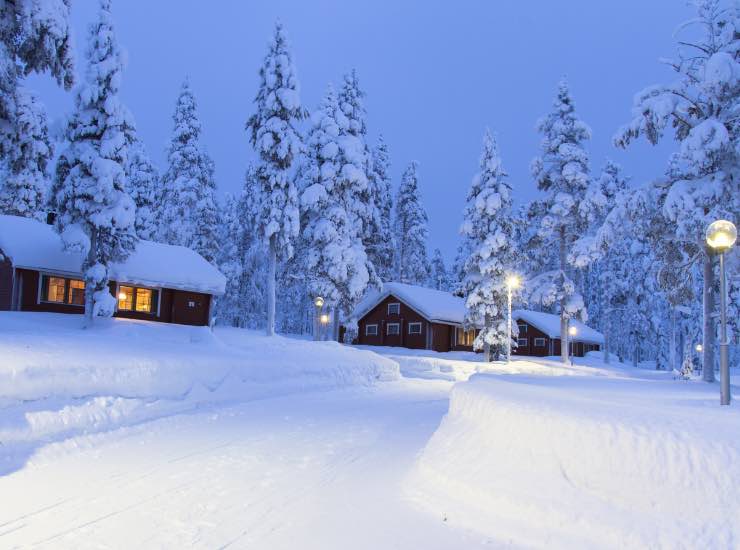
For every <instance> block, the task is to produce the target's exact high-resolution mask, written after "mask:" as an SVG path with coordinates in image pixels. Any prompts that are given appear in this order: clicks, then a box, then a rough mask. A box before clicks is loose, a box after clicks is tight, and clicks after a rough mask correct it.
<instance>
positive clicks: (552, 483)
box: [406, 359, 740, 549]
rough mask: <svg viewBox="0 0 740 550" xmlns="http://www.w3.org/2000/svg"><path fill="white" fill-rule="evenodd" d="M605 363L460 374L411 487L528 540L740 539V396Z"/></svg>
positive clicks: (461, 516) (454, 518)
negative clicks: (570, 370) (560, 372)
mask: <svg viewBox="0 0 740 550" xmlns="http://www.w3.org/2000/svg"><path fill="white" fill-rule="evenodd" d="M581 361H582V362H583V363H586V366H584V367H581V369H580V370H581V372H582V373H587V371H588V369H589V368H591V367H588V366H587V365H588V363H591V364H594V363H596V361H594V360H593V359H590V360H589V359H583V360H581ZM542 363H543V366H546V365H547V364H548V363H549V362H548V361H543V362H542ZM594 374H598V375H601V376H598V375H596V376H576V377H562V376H560V377H554V378H553V377H542V376H531V375H522V376H497V375H495V374H478V375H475V376H473V377H472V378H470V380H469V381H468V382H464V383H461V384H458V385H456V386H455V388H454V389H453V390H452V396H451V402H450V411H449V414H448V415H447V416H446V417H445V419H444V421H443V422H442V424H441V426H440V428H439V429H438V430H437V431H436V432H435V435H434V436H433V437H432V439H431V441H430V442H429V444H428V445H427V446H426V448H425V449H424V451H423V453H422V455H421V456H420V458H419V460H418V461H417V463H416V465H415V467H414V470H413V472H412V473H411V474H410V476H409V477H408V479H407V481H406V492H407V494H408V495H409V497H411V498H412V499H413V500H415V501H416V502H417V503H418V504H419V505H420V506H421V507H422V508H424V509H427V510H429V511H430V512H431V513H433V514H435V515H436V516H437V517H439V518H440V520H441V519H442V518H444V519H445V520H446V521H448V522H449V523H450V524H451V525H455V526H459V527H465V528H470V529H474V530H477V531H478V532H480V533H482V534H487V535H489V536H491V537H493V538H495V539H496V540H498V541H501V542H502V543H503V542H505V543H507V544H509V543H510V544H512V545H514V546H517V547H518V546H523V547H536V548H615V549H616V548H666V549H668V548H671V549H672V548H686V549H692V548H740V491H738V487H740V438H739V437H738V434H740V408H738V407H737V405H735V406H734V407H724V408H720V407H719V403H718V401H719V395H718V385H717V384H714V385H707V384H705V383H703V382H700V381H688V382H687V381H680V380H679V381H677V380H673V377H672V375H671V374H670V373H657V372H655V371H644V370H638V369H632V368H627V367H625V368H619V367H612V368H609V367H607V366H605V365H603V364H597V365H596V368H595V369H594ZM604 375H606V376H604ZM739 391H740V388H738V386H737V385H735V386H734V392H735V394H736V395H737V394H738V392H739Z"/></svg>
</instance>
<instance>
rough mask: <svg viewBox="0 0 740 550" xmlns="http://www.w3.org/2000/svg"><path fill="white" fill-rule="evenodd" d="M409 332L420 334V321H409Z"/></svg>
mask: <svg viewBox="0 0 740 550" xmlns="http://www.w3.org/2000/svg"><path fill="white" fill-rule="evenodd" d="M409 334H421V323H409Z"/></svg>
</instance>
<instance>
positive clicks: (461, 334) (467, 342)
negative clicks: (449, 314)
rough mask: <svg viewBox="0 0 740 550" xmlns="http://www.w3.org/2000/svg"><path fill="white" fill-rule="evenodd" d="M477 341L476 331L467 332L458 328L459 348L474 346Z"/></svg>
mask: <svg viewBox="0 0 740 550" xmlns="http://www.w3.org/2000/svg"><path fill="white" fill-rule="evenodd" d="M474 340H475V329H472V328H471V329H469V330H465V329H463V328H462V327H457V345H458V346H472V345H473V341H474Z"/></svg>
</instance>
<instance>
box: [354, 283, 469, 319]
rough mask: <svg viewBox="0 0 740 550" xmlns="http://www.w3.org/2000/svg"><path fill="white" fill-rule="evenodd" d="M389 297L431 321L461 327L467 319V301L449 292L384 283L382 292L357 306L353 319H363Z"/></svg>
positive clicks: (365, 299)
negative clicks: (465, 318)
mask: <svg viewBox="0 0 740 550" xmlns="http://www.w3.org/2000/svg"><path fill="white" fill-rule="evenodd" d="M388 296H395V297H396V298H398V299H399V300H402V301H403V303H405V304H406V305H407V306H409V307H411V308H413V309H414V310H416V311H417V312H418V313H419V314H421V315H422V316H423V317H425V318H426V319H428V320H430V321H438V322H441V323H452V324H456V325H461V324H462V322H463V319H464V317H465V300H463V299H462V298H459V297H457V296H453V295H452V294H450V293H449V292H444V291H441V290H434V289H433V288H425V287H422V286H416V285H408V284H405V283H383V288H382V290H381V291H380V292H378V291H374V292H371V293H370V294H368V295H367V296H366V297H365V298H364V299H363V300H362V301H361V302H360V303H359V304H358V305H357V307H356V308H355V310H354V312H353V317H355V318H357V319H359V318H361V317H363V316H364V315H365V314H366V313H368V312H369V311H370V310H371V309H373V308H374V307H375V306H377V305H378V304H379V303H380V302H382V301H383V300H385V299H386V298H387V297H388Z"/></svg>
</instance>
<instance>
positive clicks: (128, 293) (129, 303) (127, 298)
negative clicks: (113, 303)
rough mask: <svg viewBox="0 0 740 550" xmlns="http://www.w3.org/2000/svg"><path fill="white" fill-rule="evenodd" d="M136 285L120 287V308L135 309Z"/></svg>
mask: <svg viewBox="0 0 740 550" xmlns="http://www.w3.org/2000/svg"><path fill="white" fill-rule="evenodd" d="M133 306H134V287H132V286H120V287H118V309H122V310H125V311H131V310H132V309H134V307H133Z"/></svg>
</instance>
